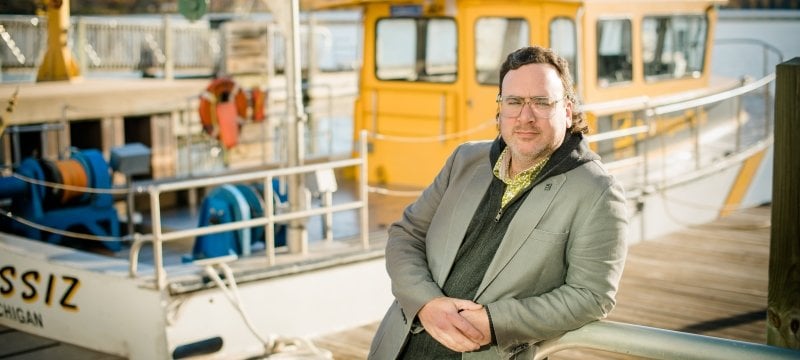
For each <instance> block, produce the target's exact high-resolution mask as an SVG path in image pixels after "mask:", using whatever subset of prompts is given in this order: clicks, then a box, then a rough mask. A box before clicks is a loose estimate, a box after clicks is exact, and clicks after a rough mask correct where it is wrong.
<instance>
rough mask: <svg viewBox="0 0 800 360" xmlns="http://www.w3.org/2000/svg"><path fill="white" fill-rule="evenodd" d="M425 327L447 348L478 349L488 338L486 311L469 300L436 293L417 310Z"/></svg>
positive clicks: (487, 316)
mask: <svg viewBox="0 0 800 360" xmlns="http://www.w3.org/2000/svg"><path fill="white" fill-rule="evenodd" d="M417 316H418V318H419V321H420V322H421V323H422V326H423V327H424V328H425V331H427V332H428V334H430V335H431V337H433V338H434V339H435V340H436V341H438V342H439V343H441V344H442V345H444V346H446V347H447V348H449V349H450V350H453V351H457V352H466V351H474V350H478V349H479V348H480V347H481V346H483V345H486V344H489V343H490V342H491V341H492V334H491V329H490V328H489V315H488V314H487V313H486V310H485V309H484V308H483V305H481V304H478V303H475V302H472V301H470V300H463V299H455V298H449V297H437V298H434V299H433V300H431V301H429V302H428V303H427V304H425V305H424V306H423V307H422V309H420V310H419V313H418V314H417Z"/></svg>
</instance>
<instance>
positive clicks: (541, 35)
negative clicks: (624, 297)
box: [0, 0, 774, 359]
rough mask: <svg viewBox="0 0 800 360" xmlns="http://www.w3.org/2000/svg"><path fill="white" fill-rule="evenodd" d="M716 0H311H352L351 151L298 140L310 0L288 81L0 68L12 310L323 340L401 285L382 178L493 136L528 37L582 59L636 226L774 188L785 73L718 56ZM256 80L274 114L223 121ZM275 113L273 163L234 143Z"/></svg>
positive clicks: (338, 1)
mask: <svg viewBox="0 0 800 360" xmlns="http://www.w3.org/2000/svg"><path fill="white" fill-rule="evenodd" d="M63 3H64V4H68V1H65V2H63ZM721 3H722V2H721V1H717V0H697V1H683V0H681V1H667V0H663V1H655V2H654V1H616V0H605V1H598V0H584V1H533V0H521V1H520V0H517V1H504V0H498V1H478V0H470V1H466V0H465V1H457V0H434V1H422V0H419V1H417V0H408V1H402V2H397V1H381V0H362V1H347V0H318V1H304V2H303V7H304V8H305V9H310V10H323V9H342V8H344V9H354V8H355V9H359V11H360V12H361V14H362V28H361V29H362V30H361V31H362V33H363V40H364V42H363V51H362V53H363V59H362V60H361V63H362V64H361V67H360V72H359V74H358V85H357V87H358V97H357V99H356V100H355V103H354V105H353V109H354V110H353V115H354V119H353V135H352V138H353V139H354V140H355V141H354V142H355V144H354V145H353V153H352V156H346V157H345V158H336V159H334V158H328V159H322V160H312V159H305V158H304V150H305V148H306V145H305V144H304V141H305V139H306V138H305V136H304V135H303V131H304V130H305V127H304V125H306V123H305V120H306V116H307V115H306V114H305V113H304V111H303V110H304V109H303V106H302V99H301V98H302V94H301V91H302V89H301V88H302V84H301V81H300V67H299V66H297V64H299V61H298V52H299V46H298V44H299V41H298V38H297V31H296V29H297V27H298V23H297V18H298V14H297V13H298V4H297V2H296V1H292V2H290V3H286V2H279V1H273V2H270V4H271V6H274V8H273V9H274V12H275V13H276V14H278V15H279V16H275V18H276V19H278V21H279V23H278V26H279V28H280V30H278V32H280V33H282V34H284V36H285V41H286V44H287V49H290V50H292V51H286V53H285V55H286V58H285V64H286V68H285V71H284V75H283V76H282V77H278V76H272V75H270V76H269V77H270V79H268V81H284V83H283V84H280V85H274V84H272V83H270V84H266V85H265V84H264V83H259V82H258V81H260V80H259V79H260V78H261V77H260V76H254V77H253V76H251V77H240V78H239V79H238V81H237V82H236V83H237V84H239V85H241V86H239V88H238V89H237V87H236V86H229V85H225V84H221V83H217V84H214V86H212V84H213V83H209V81H208V80H205V79H194V80H183V81H180V82H178V81H172V80H170V79H136V80H129V79H128V80H124V81H115V82H113V83H105V82H102V83H97V82H93V81H88V80H76V79H74V78H73V79H67V80H66V81H61V82H52V83H47V82H41V83H36V84H25V85H19V86H15V88H14V89H12V88H10V87H5V89H3V92H1V93H0V94H2V95H3V97H4V98H5V99H9V100H8V101H9V103H8V104H7V105H8V107H7V112H6V115H5V116H4V122H3V125H4V126H6V130H5V136H4V141H5V144H7V145H6V146H5V149H6V150H4V153H3V154H4V159H5V162H6V164H10V165H11V166H9V167H8V168H6V169H5V170H4V173H3V177H1V178H0V184H2V186H0V200H2V202H0V206H1V207H2V215H3V216H2V218H3V220H2V223H0V266H1V267H0V280H1V281H0V293H2V294H3V297H2V298H0V308H2V312H0V313H2V314H3V316H0V324H2V325H3V326H8V327H11V328H14V329H19V330H21V331H25V332H29V333H32V334H35V335H39V336H43V337H47V338H52V339H57V340H59V341H63V342H66V343H71V344H76V345H79V346H82V347H86V348H89V349H93V350H96V351H99V352H103V353H107V354H113V355H117V356H121V357H126V358H130V359H167V358H186V357H191V356H205V357H207V358H214V359H244V358H253V357H266V358H276V359H277V358H292V357H295V358H329V357H330V353H329V352H327V351H325V349H320V348H318V347H316V346H315V345H314V344H313V343H312V342H311V341H309V340H308V339H309V338H311V337H313V336H316V335H320V334H326V333H332V332H334V331H337V330H341V329H345V328H351V327H354V326H358V325H362V324H365V323H370V322H374V321H376V320H378V319H380V317H381V316H382V315H383V312H384V311H385V308H386V306H387V305H388V304H389V303H390V302H391V301H392V300H393V298H392V296H391V291H390V288H389V286H390V283H389V279H388V277H387V276H386V274H385V270H384V260H383V246H384V244H385V240H386V234H385V232H384V231H372V230H373V229H370V228H369V226H368V224H369V219H368V216H369V211H368V210H369V209H370V207H371V206H374V204H373V205H371V200H370V199H369V195H368V194H369V193H370V192H373V193H380V194H399V195H412V196H413V194H415V193H416V192H417V191H419V189H420V188H421V187H423V186H425V185H426V184H427V182H429V181H430V179H431V178H432V176H433V175H434V174H435V171H436V170H438V168H439V167H440V165H441V163H442V162H443V160H444V157H445V156H446V155H447V154H448V153H449V151H450V150H451V149H452V148H453V147H454V146H455V145H456V144H458V143H460V142H463V141H469V140H474V139H486V138H492V137H494V136H495V133H494V132H493V121H494V111H495V104H494V103H493V101H492V100H491V99H494V98H495V96H496V87H497V78H496V76H497V75H496V74H497V66H498V64H499V63H500V62H501V61H502V56H503V54H505V53H507V52H509V51H510V50H512V49H514V48H516V47H519V46H521V45H524V44H528V43H537V44H542V45H547V46H552V47H554V48H555V49H556V50H557V51H558V52H559V53H560V54H562V56H565V57H567V58H568V59H569V60H570V63H571V64H573V66H574V68H573V71H574V73H576V74H577V75H576V79H577V84H578V90H579V94H580V96H581V97H582V99H583V101H584V103H585V105H584V108H583V109H584V111H586V112H587V113H588V114H589V117H590V119H591V121H590V123H591V126H592V130H593V131H592V135H591V136H590V140H591V141H592V143H593V144H592V146H593V147H594V148H595V150H596V151H598V152H599V153H600V154H601V155H602V156H603V158H604V160H605V162H606V164H607V165H608V167H609V169H610V170H611V171H612V172H614V174H615V176H617V177H619V178H620V180H621V181H622V182H623V183H624V184H625V185H626V189H627V193H628V197H629V204H630V208H631V214H632V231H631V234H632V235H633V238H634V241H643V240H646V239H648V238H652V237H654V236H657V235H659V234H663V233H666V232H669V231H671V230H673V229H675V228H678V227H684V226H686V225H687V223H688V222H705V221H707V220H710V219H713V218H716V217H718V216H720V215H723V214H724V213H725V212H726V211H730V210H732V209H734V208H736V207H740V206H750V205H753V204H760V203H763V202H769V200H770V196H771V194H770V193H769V185H770V176H771V168H770V164H771V161H770V158H771V118H772V116H771V114H769V111H768V109H769V108H770V106H771V101H772V94H771V89H770V84H771V82H772V81H773V79H774V75H766V76H765V77H763V78H761V79H757V80H753V81H747V82H742V81H741V79H713V78H712V74H711V71H710V70H711V69H710V61H711V59H710V54H711V53H712V51H711V49H712V46H713V44H712V39H713V31H714V27H715V23H716V16H717V11H718V5H720V4H721ZM287 4H288V5H287ZM62 6H63V5H62ZM53 11H55V12H56V14H59V16H63V11H64V9H63V8H61V9H53ZM59 11H60V12H59ZM194 15H197V14H196V13H194ZM62 25H63V24H62ZM249 29H252V27H251V28H249ZM246 34H251V35H246ZM252 34H255V35H252ZM408 34H416V36H408ZM262 35H263V33H262V32H260V30H246V31H245V35H243V36H242V38H243V39H244V40H252V38H253V37H254V36H255V37H258V36H262ZM601 35H602V36H601ZM496 39H503V41H497V40H496ZM57 45H58V46H65V44H57ZM590 54H597V55H596V56H595V55H590ZM257 65H258V64H257ZM259 66H260V65H259ZM70 71H71V70H63V71H61V72H60V75H62V76H63V75H67V77H69V75H70ZM316 81H320V80H319V78H317V80H316ZM334 81H335V82H334V83H332V84H331V85H328V88H329V89H331V88H335V87H340V86H341V82H337V81H338V80H334ZM218 86H219V87H218ZM254 86H256V87H259V86H260V88H261V89H269V90H270V91H269V92H268V93H269V95H270V99H269V100H267V101H265V105H262V106H266V108H267V109H266V110H268V111H266V115H265V116H266V118H267V119H266V120H265V121H263V122H260V123H258V122H256V121H255V120H254V119H253V121H252V122H248V123H245V124H242V125H241V127H238V126H237V124H236V123H233V126H231V124H228V125H223V124H222V122H220V121H218V120H221V119H222V118H223V117H227V118H226V119H227V120H231V119H236V117H237V116H238V117H251V116H252V114H254V113H256V110H258V111H260V110H264V109H263V108H261V109H256V110H254V109H253V108H252V104H253V103H254V101H252V99H254V95H253V93H252V92H251V93H246V94H245V97H246V98H247V99H250V102H249V103H247V104H249V105H248V106H250V107H249V108H246V109H245V110H244V112H243V113H241V112H238V109H237V108H236V106H237V103H236V100H235V99H236V97H237V95H238V90H239V89H244V91H248V89H251V90H250V91H252V89H254ZM17 88H18V89H17ZM34 88H35V89H36V90H32V89H34ZM276 88H282V89H283V90H282V92H281V91H274V90H275V89H276ZM145 89H146V91H145ZM15 91H18V95H16V97H14V95H12V94H13V93H14V92H15ZM48 93H58V94H60V96H63V97H64V99H66V100H64V101H63V102H58V103H55V104H54V103H53V101H54V100H53V97H52V96H49V97H48ZM131 94H136V96H132V95H131ZM198 94H203V95H202V96H198ZM276 98H277V99H280V100H278V101H276ZM203 99H205V101H207V103H206V106H208V109H212V110H207V112H206V113H205V114H206V115H208V116H209V119H212V120H210V121H208V122H206V123H204V122H203V121H202V120H203V119H202V118H203V116H202V113H198V111H199V109H201V106H200V104H201V103H202V101H203ZM32 100H34V101H32ZM48 101H49V102H48ZM108 103H113V107H112V108H111V109H108V108H104V104H108ZM223 103H225V104H223ZM247 104H246V105H247ZM223 105H224V106H223ZM759 106H761V110H760V112H759V110H758V109H759ZM14 107H17V109H14ZM21 108H27V109H32V108H36V109H39V108H41V110H40V111H39V112H34V114H36V115H35V116H28V117H26V118H20V117H19V116H18V115H16V114H19V113H21V112H22V110H21ZM276 108H278V109H280V110H275V109H276ZM101 110H102V115H98V114H100V113H101ZM214 117H216V119H217V121H216V122H215V121H214V120H213V118H214ZM275 118H278V119H282V120H281V121H285V123H283V125H282V126H283V127H273V126H274V125H275V123H273V122H272V120H270V119H275ZM209 125H210V127H208V126H209ZM225 126H227V130H223V127H225ZM265 128H266V129H268V130H270V129H271V130H274V129H277V128H280V129H282V131H283V132H278V133H279V134H280V135H281V137H282V140H281V141H282V142H280V144H282V146H281V148H283V149H285V150H286V152H285V154H284V155H282V156H279V158H281V159H282V162H281V163H280V164H277V165H275V164H272V163H269V164H264V163H260V164H259V165H258V166H250V165H251V163H252V162H251V161H248V160H247V159H244V160H243V159H236V157H237V156H242V153H247V152H248V151H247V150H241V149H243V148H245V149H252V148H258V147H264V145H263V144H262V143H260V142H263V141H266V140H263V139H262V140H256V141H252V142H249V143H247V142H244V141H242V142H240V143H237V142H236V141H233V142H231V141H230V140H231V138H229V137H226V136H229V135H230V134H231V133H228V134H227V135H225V136H223V135H222V132H223V131H231V132H233V133H235V134H236V136H238V137H234V138H233V140H240V139H243V138H244V137H246V136H248V135H251V133H255V132H256V130H253V129H265ZM265 133H267V132H265ZM269 133H270V134H272V135H270V137H271V136H274V135H275V132H274V131H273V132H269ZM182 134H188V135H187V136H179V135H182ZM197 134H201V135H197ZM265 137H266V136H265ZM98 138H99V139H103V140H102V143H101V144H99V145H100V146H99V149H92V148H90V147H89V146H81V144H95V143H94V141H96V140H91V139H98ZM176 139H177V140H176ZM136 140H139V141H136ZM143 143H144V144H143ZM208 144H211V145H208ZM198 146H199V147H201V148H202V149H203V151H199V152H193V151H192V149H196V148H197V147H198ZM16 148H18V149H20V150H19V151H16V150H14V149H16ZM237 149H239V150H237ZM212 150H213V151H212ZM237 151H238V152H237ZM203 154H205V157H201V156H200V155H203ZM220 154H222V155H220ZM34 155H35V156H34ZM420 159H425V161H420ZM235 160H239V161H238V162H237V161H235ZM187 164H188V167H189V169H188V170H186V169H184V170H183V171H181V170H180V169H181V167H182V166H184V167H185V166H187ZM198 164H201V165H203V166H200V165H198ZM698 199H702V200H698ZM185 218H188V219H190V221H189V223H188V224H187V223H186V221H183V222H180V220H179V219H185ZM665 219H666V220H665ZM312 223H314V224H315V225H310V224H312ZM317 225H321V226H319V228H320V229H321V230H320V231H319V232H318V233H317V234H315V236H318V238H315V239H311V240H310V239H309V238H310V237H312V236H311V235H309V233H310V232H312V230H311V229H312V228H313V227H316V226H317ZM340 226H344V227H345V228H347V230H345V231H341V230H338V229H339V228H340ZM342 234H344V235H342Z"/></svg>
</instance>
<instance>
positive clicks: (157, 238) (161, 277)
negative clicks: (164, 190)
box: [148, 188, 167, 290]
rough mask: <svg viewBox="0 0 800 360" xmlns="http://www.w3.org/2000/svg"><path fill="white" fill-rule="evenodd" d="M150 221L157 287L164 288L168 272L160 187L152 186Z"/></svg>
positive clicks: (150, 191)
mask: <svg viewBox="0 0 800 360" xmlns="http://www.w3.org/2000/svg"><path fill="white" fill-rule="evenodd" d="M148 192H149V193H150V221H151V224H152V225H151V226H152V227H153V266H154V267H155V269H156V271H155V276H156V287H157V288H158V290H163V289H164V288H165V287H166V286H167V284H166V280H167V279H166V273H165V272H164V255H163V251H162V250H163V245H164V244H163V241H162V239H161V235H162V234H161V204H160V199H159V196H160V194H161V192H160V191H159V190H158V189H154V188H150V190H149V191H148Z"/></svg>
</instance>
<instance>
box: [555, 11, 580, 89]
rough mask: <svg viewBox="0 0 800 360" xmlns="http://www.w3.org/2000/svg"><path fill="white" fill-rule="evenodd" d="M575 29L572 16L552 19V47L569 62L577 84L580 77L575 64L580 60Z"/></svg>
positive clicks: (570, 71)
mask: <svg viewBox="0 0 800 360" xmlns="http://www.w3.org/2000/svg"><path fill="white" fill-rule="evenodd" d="M577 41H578V40H577V35H576V31H575V22H574V21H572V19H570V18H565V17H559V18H555V19H553V20H552V21H550V48H552V49H553V50H554V51H555V52H556V53H557V54H558V55H559V56H561V57H563V58H564V59H566V60H567V62H568V63H569V73H570V74H572V78H573V81H574V82H575V85H577V84H578V82H577V81H578V79H580V76H579V74H578V73H577V72H576V69H575V64H576V63H577V61H578V45H577Z"/></svg>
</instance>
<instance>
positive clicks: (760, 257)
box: [315, 206, 771, 360]
mask: <svg viewBox="0 0 800 360" xmlns="http://www.w3.org/2000/svg"><path fill="white" fill-rule="evenodd" d="M770 215H771V210H770V207H768V206H765V207H759V208H754V209H747V210H743V211H739V212H737V213H734V214H732V215H730V216H728V217H726V218H723V219H719V220H717V221H715V222H712V223H709V224H702V225H696V226H690V227H688V228H686V229H685V230H682V231H679V232H676V233H673V234H670V235H667V236H664V237H662V238H659V239H656V240H651V241H646V242H642V243H638V244H635V245H632V246H631V248H630V252H629V254H628V259H627V263H626V265H625V272H624V274H623V276H622V282H621V285H620V290H619V293H618V295H617V306H616V308H615V309H614V311H613V312H612V313H611V315H610V316H609V317H608V319H609V320H614V321H619V322H625V323H631V324H639V325H645V326H651V327H657V328H663V329H669V330H677V331H683V332H689V333H694V334H702V335H707V336H714V337H720V338H727V339H734V340H741V341H747V342H753V343H760V344H763V343H765V342H766V320H765V319H766V307H767V274H768V265H769V241H770ZM387 306H388V304H387ZM377 327H378V323H372V324H367V325H364V326H362V327H359V328H355V329H351V330H347V331H343V332H340V333H336V334H330V335H327V336H323V337H319V338H317V339H315V342H316V344H317V345H318V346H320V347H322V348H326V349H328V350H330V351H332V352H333V353H334V358H335V359H337V360H351V359H365V358H366V357H367V352H368V350H369V344H370V341H371V340H372V335H373V334H374V333H375V331H376V330H377ZM550 359H556V360H559V359H638V358H637V357H631V356H625V355H620V354H611V353H606V352H598V351H578V350H568V351H562V352H559V353H557V354H555V355H554V356H551V357H550Z"/></svg>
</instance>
